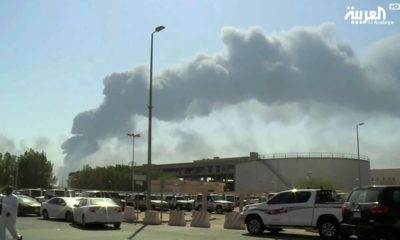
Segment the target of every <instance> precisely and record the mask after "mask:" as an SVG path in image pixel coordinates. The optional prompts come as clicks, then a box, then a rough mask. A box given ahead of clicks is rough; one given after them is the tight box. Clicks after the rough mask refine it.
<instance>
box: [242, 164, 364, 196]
mask: <svg viewBox="0 0 400 240" xmlns="http://www.w3.org/2000/svg"><path fill="white" fill-rule="evenodd" d="M263 161H264V162H263ZM358 161H359V160H357V159H344V158H306V157H303V158H283V159H268V160H256V161H249V162H243V163H240V164H237V165H236V170H235V181H236V182H235V190H236V191H237V192H247V193H251V192H277V191H282V190H286V189H288V187H286V186H285V185H284V184H283V182H282V181H281V180H280V179H279V177H278V176H277V175H279V174H280V175H281V176H282V177H283V178H284V179H286V182H288V184H289V185H290V188H291V187H294V185H295V183H296V182H298V181H299V180H301V179H307V178H308V177H309V178H317V179H327V180H330V181H331V182H333V183H334V184H335V186H337V188H338V189H339V190H343V191H350V190H351V189H352V188H354V187H356V186H358V181H357V179H358V166H359V165H358V163H360V173H361V184H362V185H368V184H370V164H369V162H368V161H365V160H360V162H358ZM265 163H268V164H269V166H270V168H271V169H270V168H269V167H268V166H267V165H266V164H265ZM271 170H272V171H271ZM274 172H278V173H279V174H275V173H274Z"/></svg>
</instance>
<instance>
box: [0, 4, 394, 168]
mask: <svg viewBox="0 0 400 240" xmlns="http://www.w3.org/2000/svg"><path fill="white" fill-rule="evenodd" d="M391 2H393V1H264V0H262V1H255V0H252V1H232V0H230V1H227V0H226V1H223V0H219V1H205V0H201V1H189V0H186V1H168V0H163V1H161V0H159V1H100V0H96V1H88V0H80V1H78V0H75V1H11V0H3V1H0V90H1V94H0V112H1V120H0V123H1V125H0V126H1V127H0V152H5V151H9V152H12V153H15V154H20V153H21V152H23V151H25V150H26V149H27V148H29V147H31V148H34V149H36V150H39V151H42V150H43V151H45V152H46V153H47V154H48V157H49V159H50V160H51V161H53V162H54V163H55V165H56V167H57V168H58V167H60V166H62V165H64V163H65V164H66V167H65V168H64V170H65V171H69V170H75V169H77V168H79V167H80V166H82V164H85V163H89V164H92V165H107V164H117V163H127V162H128V161H130V159H131V156H132V142H131V139H129V138H128V137H126V133H128V132H132V131H134V132H135V133H140V134H141V135H142V137H141V138H139V139H137V140H136V146H135V153H136V154H135V155H136V160H137V161H138V163H139V164H143V163H145V162H146V161H147V105H148V103H147V97H148V95H147V94H148V92H147V84H148V72H149V71H148V66H149V61H150V60H149V53H150V34H151V32H152V31H153V30H154V28H155V27H156V26H158V25H164V26H166V29H165V30H164V31H162V32H160V33H157V34H156V35H155V48H154V81H155V83H154V102H153V105H154V112H153V114H154V115H153V116H154V120H153V124H154V125H153V127H154V130H153V162H154V163H167V162H185V161H192V160H195V159H202V158H211V157H214V156H220V157H232V156H245V155H248V154H249V152H252V151H257V152H259V153H260V154H272V153H294V152H334V153H354V154H356V153H357V148H356V129H355V126H356V124H357V123H359V122H365V125H364V126H361V127H360V151H361V154H363V155H367V156H369V157H370V158H371V167H372V168H399V167H400V164H399V160H400V159H399V157H398V156H399V155H400V150H399V149H400V148H399V146H400V138H399V134H398V129H400V107H399V102H400V70H399V69H400V68H399V67H400V66H399V62H400V34H399V30H400V27H399V26H400V11H391V10H389V5H388V4H389V3H391ZM347 6H354V7H355V9H356V10H368V11H377V9H378V6H381V7H383V8H384V9H385V13H386V20H387V21H392V22H393V25H377V24H365V25H359V24H357V25H356V24H351V22H350V20H345V18H344V17H345V15H346V13H347V11H348V10H347Z"/></svg>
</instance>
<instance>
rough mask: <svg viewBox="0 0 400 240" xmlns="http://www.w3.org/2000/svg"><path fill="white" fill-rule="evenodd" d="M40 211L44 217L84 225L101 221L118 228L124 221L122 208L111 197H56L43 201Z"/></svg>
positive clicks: (100, 222)
mask: <svg viewBox="0 0 400 240" xmlns="http://www.w3.org/2000/svg"><path fill="white" fill-rule="evenodd" d="M40 211H41V213H42V216H43V219H46V220H47V219H50V218H54V219H64V220H65V221H67V222H72V223H76V224H81V225H82V227H86V226H87V225H88V224H90V223H99V224H112V225H113V226H114V228H115V229H118V228H119V227H120V225H121V222H122V208H121V207H120V206H119V205H118V204H117V203H116V202H115V201H114V200H113V199H111V198H100V197H99V198H91V197H77V198H68V197H54V198H52V199H50V200H48V201H46V202H44V203H42V207H41V209H40Z"/></svg>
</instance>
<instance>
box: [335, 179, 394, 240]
mask: <svg viewBox="0 0 400 240" xmlns="http://www.w3.org/2000/svg"><path fill="white" fill-rule="evenodd" d="M342 215H343V221H342V224H341V227H342V230H343V231H344V232H345V233H347V234H348V235H349V236H350V235H353V234H354V235H356V236H357V237H358V239H382V238H384V239H390V240H392V239H393V240H394V239H399V236H400V186H365V187H359V188H355V189H354V190H353V191H352V192H351V193H350V195H349V198H348V199H347V201H346V202H345V203H344V204H343V205H342Z"/></svg>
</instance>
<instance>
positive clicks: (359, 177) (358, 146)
mask: <svg viewBox="0 0 400 240" xmlns="http://www.w3.org/2000/svg"><path fill="white" fill-rule="evenodd" d="M364 124H365V123H358V124H357V125H356V132H357V160H358V186H361V166H360V143H359V140H358V127H359V126H362V125H364Z"/></svg>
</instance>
